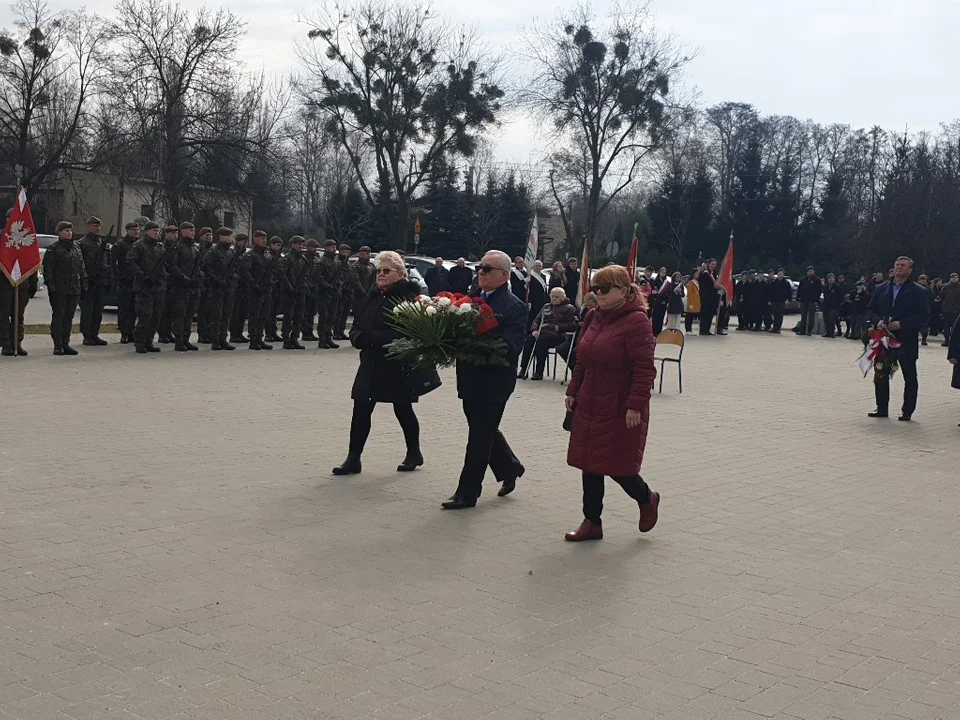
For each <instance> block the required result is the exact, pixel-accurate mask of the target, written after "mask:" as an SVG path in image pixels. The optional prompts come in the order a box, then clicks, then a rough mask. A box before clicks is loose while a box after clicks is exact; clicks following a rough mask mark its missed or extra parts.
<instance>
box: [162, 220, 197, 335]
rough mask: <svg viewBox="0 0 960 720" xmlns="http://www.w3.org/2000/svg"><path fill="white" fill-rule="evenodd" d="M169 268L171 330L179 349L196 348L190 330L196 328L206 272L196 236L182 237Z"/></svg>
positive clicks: (171, 258) (168, 295) (168, 294)
mask: <svg viewBox="0 0 960 720" xmlns="http://www.w3.org/2000/svg"><path fill="white" fill-rule="evenodd" d="M168 269H169V271H170V280H169V288H170V289H169V290H168V292H167V297H168V298H170V301H171V308H170V315H171V321H172V325H171V327H172V330H171V331H172V333H173V338H174V341H175V342H176V343H177V347H176V349H177V350H179V351H180V352H183V351H185V350H197V349H198V348H197V346H196V345H194V344H192V343H191V342H190V333H191V332H192V331H193V316H194V315H195V314H196V312H197V308H198V307H199V305H200V287H201V285H202V284H203V273H202V272H201V271H200V248H198V247H197V244H196V242H194V240H193V238H188V237H183V238H181V239H180V241H179V242H178V243H177V248H176V250H175V251H174V252H173V254H172V255H171V257H170V262H169V263H168Z"/></svg>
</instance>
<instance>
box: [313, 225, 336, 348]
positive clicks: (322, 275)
mask: <svg viewBox="0 0 960 720" xmlns="http://www.w3.org/2000/svg"><path fill="white" fill-rule="evenodd" d="M340 272H341V265H340V259H339V257H338V255H337V243H336V242H334V241H333V240H327V241H326V242H324V243H323V255H322V256H321V257H320V272H319V274H318V278H317V285H318V286H319V288H320V292H319V295H318V312H319V314H320V319H319V321H318V323H317V335H319V336H320V340H319V342H318V343H317V347H318V348H319V349H321V350H336V349H337V348H339V347H340V346H339V345H337V344H336V343H335V342H334V341H333V331H334V326H335V325H336V322H337V298H338V297H339V295H340Z"/></svg>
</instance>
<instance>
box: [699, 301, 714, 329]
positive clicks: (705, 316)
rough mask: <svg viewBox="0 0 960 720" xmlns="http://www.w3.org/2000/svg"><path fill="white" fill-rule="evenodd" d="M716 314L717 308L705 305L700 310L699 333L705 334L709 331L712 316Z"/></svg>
mask: <svg viewBox="0 0 960 720" xmlns="http://www.w3.org/2000/svg"><path fill="white" fill-rule="evenodd" d="M716 314H717V309H716V308H712V307H705V308H703V309H702V310H701V311H700V334H701V335H706V334H707V333H708V332H710V326H711V325H713V316H714V315H716Z"/></svg>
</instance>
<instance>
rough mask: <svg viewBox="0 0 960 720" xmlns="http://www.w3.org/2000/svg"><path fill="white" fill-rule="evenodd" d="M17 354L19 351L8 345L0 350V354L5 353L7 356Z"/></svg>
mask: <svg viewBox="0 0 960 720" xmlns="http://www.w3.org/2000/svg"><path fill="white" fill-rule="evenodd" d="M16 354H17V353H15V352H14V351H13V348H8V347H5V348H4V349H3V350H2V351H0V355H3V356H5V357H13V356H14V355H16Z"/></svg>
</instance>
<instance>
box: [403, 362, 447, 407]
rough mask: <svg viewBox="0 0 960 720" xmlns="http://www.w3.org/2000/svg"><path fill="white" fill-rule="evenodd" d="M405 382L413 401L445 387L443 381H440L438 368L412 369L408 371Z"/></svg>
mask: <svg viewBox="0 0 960 720" xmlns="http://www.w3.org/2000/svg"><path fill="white" fill-rule="evenodd" d="M403 381H404V385H406V387H407V392H408V393H409V394H410V398H411V399H413V400H416V399H417V398H419V397H422V396H424V395H426V394H428V393H432V392H433V391H434V390H436V389H437V388H438V387H440V386H441V385H443V381H442V380H440V373H438V372H437V369H436V368H430V369H429V370H417V369H415V368H411V369H409V370H407V372H406V374H405V375H404V378H403Z"/></svg>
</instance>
